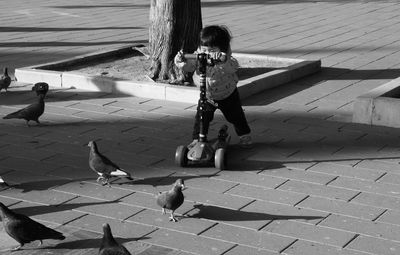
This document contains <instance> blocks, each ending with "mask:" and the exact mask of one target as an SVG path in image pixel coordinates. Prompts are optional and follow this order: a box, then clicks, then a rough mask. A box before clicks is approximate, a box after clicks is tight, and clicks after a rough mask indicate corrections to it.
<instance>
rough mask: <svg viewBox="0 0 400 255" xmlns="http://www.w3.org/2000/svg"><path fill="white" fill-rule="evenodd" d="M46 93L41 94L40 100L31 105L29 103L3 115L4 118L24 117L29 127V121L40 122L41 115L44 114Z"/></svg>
mask: <svg viewBox="0 0 400 255" xmlns="http://www.w3.org/2000/svg"><path fill="white" fill-rule="evenodd" d="M43 98H44V95H39V96H38V100H37V102H36V103H33V104H31V105H28V106H27V107H25V108H23V109H21V110H18V111H16V112H13V113H10V114H8V115H6V116H5V117H3V119H24V120H26V124H27V125H28V127H29V121H30V120H34V121H36V122H37V123H38V124H40V122H39V117H40V116H42V114H43V113H44V99H43Z"/></svg>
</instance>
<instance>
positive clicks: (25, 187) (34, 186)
mask: <svg viewBox="0 0 400 255" xmlns="http://www.w3.org/2000/svg"><path fill="white" fill-rule="evenodd" d="M92 179H93V178H81V179H75V180H71V179H56V180H43V181H32V182H23V183H19V184H15V185H10V184H9V188H11V189H19V190H21V192H22V193H27V192H30V191H33V190H37V191H38V190H48V189H49V188H53V187H56V186H61V185H64V184H67V183H70V182H72V181H74V182H81V181H86V180H92Z"/></svg>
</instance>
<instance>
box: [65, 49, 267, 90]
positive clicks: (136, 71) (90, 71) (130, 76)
mask: <svg viewBox="0 0 400 255" xmlns="http://www.w3.org/2000/svg"><path fill="white" fill-rule="evenodd" d="M150 65H151V60H150V59H149V58H148V56H146V55H142V54H137V52H136V53H134V54H129V55H127V56H123V57H121V56H114V57H108V58H107V59H97V60H95V61H89V62H86V63H84V64H79V65H73V66H68V67H65V68H60V69H62V70H59V71H75V72H80V73H83V74H85V75H90V76H102V77H108V78H112V79H118V80H132V81H147V82H155V81H154V80H152V79H151V78H150V77H149V76H148V74H150ZM239 65H240V60H239ZM272 70H274V69H273V68H268V67H254V66H246V65H243V66H242V65H241V66H240V67H239V69H238V72H237V74H238V77H239V80H244V79H247V78H250V77H254V76H257V75H260V74H263V73H266V72H269V71H272ZM157 82H161V83H169V81H159V80H157ZM175 85H182V84H175ZM185 86H194V85H193V84H188V83H185Z"/></svg>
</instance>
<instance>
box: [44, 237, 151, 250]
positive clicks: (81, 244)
mask: <svg viewBox="0 0 400 255" xmlns="http://www.w3.org/2000/svg"><path fill="white" fill-rule="evenodd" d="M114 239H115V241H117V242H118V243H120V244H122V245H124V243H128V242H133V241H139V240H145V239H149V237H138V238H121V237H114ZM101 240H102V239H101V237H100V238H90V239H81V240H72V241H67V242H62V243H58V244H57V245H55V246H53V247H52V248H51V249H69V250H80V249H90V248H99V247H100V245H101Z"/></svg>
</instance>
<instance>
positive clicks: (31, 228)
mask: <svg viewBox="0 0 400 255" xmlns="http://www.w3.org/2000/svg"><path fill="white" fill-rule="evenodd" d="M0 215H1V219H2V221H3V225H4V229H5V231H6V232H7V234H8V235H9V236H11V237H12V238H13V239H15V240H16V241H17V242H18V243H19V246H17V247H15V248H14V249H13V250H19V249H20V248H21V247H22V246H23V245H24V244H26V243H30V242H32V241H35V240H39V241H40V243H39V245H42V240H44V239H57V240H64V239H65V236H64V235H63V234H62V233H60V232H58V231H56V230H54V229H51V228H48V227H46V226H45V225H43V224H41V223H39V222H36V221H34V220H32V219H31V218H29V217H28V216H25V215H23V214H18V213H15V212H13V211H12V210H10V209H8V208H7V207H6V206H5V205H4V204H3V203H1V202H0Z"/></svg>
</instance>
